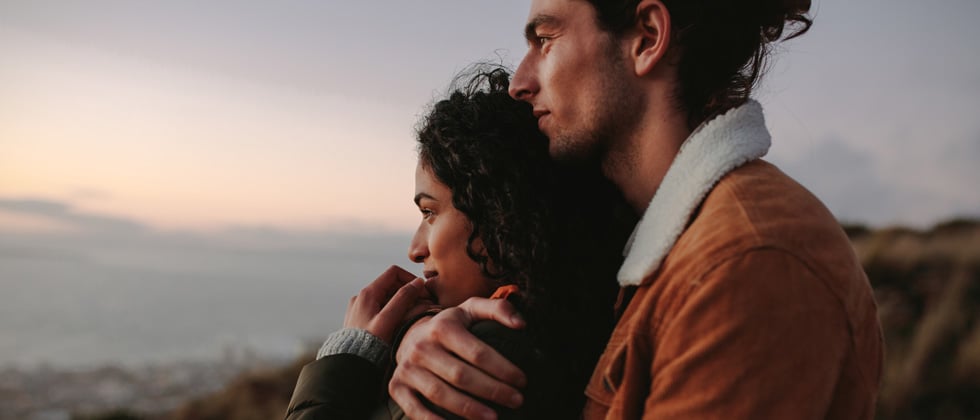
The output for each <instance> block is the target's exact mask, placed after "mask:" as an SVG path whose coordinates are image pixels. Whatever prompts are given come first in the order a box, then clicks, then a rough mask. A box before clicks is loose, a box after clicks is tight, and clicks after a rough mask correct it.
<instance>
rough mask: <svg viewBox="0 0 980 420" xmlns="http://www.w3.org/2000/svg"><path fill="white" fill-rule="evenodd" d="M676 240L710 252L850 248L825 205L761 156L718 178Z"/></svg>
mask: <svg viewBox="0 0 980 420" xmlns="http://www.w3.org/2000/svg"><path fill="white" fill-rule="evenodd" d="M801 238H806V241H800V239H801ZM681 239H682V240H685V241H693V242H697V244H692V245H695V246H696V247H697V248H700V249H714V250H715V252H724V251H725V250H726V249H727V251H729V252H741V251H744V250H746V249H752V248H759V247H770V248H785V249H786V250H787V251H789V252H793V253H795V252H797V251H800V250H802V248H808V247H807V246H804V245H806V244H810V245H812V244H813V243H814V242H813V241H817V242H818V243H821V244H823V246H826V247H834V248H836V247H844V248H846V249H847V250H849V249H850V247H849V242H848V240H847V236H846V235H845V234H844V231H843V229H842V228H841V227H840V224H839V223H838V222H837V220H836V219H835V218H834V216H833V214H832V213H831V212H830V210H828V209H827V207H826V206H825V205H824V204H823V203H822V202H820V200H819V199H818V198H817V197H816V196H814V195H813V194H812V193H811V192H810V191H808V190H807V189H806V188H805V187H803V186H802V185H800V184H799V183H797V182H796V181H795V180H793V179H792V178H790V177H789V176H787V175H786V174H784V173H783V172H782V171H780V170H779V169H778V168H776V167H775V166H774V165H772V164H770V163H768V162H765V161H762V160H755V161H752V162H749V163H747V164H745V165H743V166H741V167H739V168H737V169H735V170H733V171H732V172H731V173H729V174H728V175H726V176H725V177H724V178H722V179H721V180H720V181H719V182H718V184H717V185H716V186H715V188H713V189H712V191H711V192H710V193H709V194H708V196H707V197H706V198H705V199H704V201H703V202H702V204H701V206H700V207H699V209H698V211H697V212H696V213H695V214H694V215H692V218H691V221H690V222H689V225H688V227H687V229H686V230H685V232H684V234H683V235H682V238H681ZM682 245H684V244H682V243H681V241H678V246H682ZM801 247H802V248H801Z"/></svg>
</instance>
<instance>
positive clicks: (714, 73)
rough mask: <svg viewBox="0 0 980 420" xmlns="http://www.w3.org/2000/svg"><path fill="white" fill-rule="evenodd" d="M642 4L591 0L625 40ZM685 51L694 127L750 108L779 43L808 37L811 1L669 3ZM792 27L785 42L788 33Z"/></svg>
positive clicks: (680, 92) (682, 89) (683, 96)
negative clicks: (730, 111)
mask: <svg viewBox="0 0 980 420" xmlns="http://www.w3.org/2000/svg"><path fill="white" fill-rule="evenodd" d="M639 2H640V0H589V3H591V4H592V6H593V7H594V8H595V9H596V12H597V15H598V19H599V25H600V26H601V27H602V28H604V29H605V30H607V31H609V32H612V33H613V34H614V35H620V34H622V33H624V32H625V31H626V30H627V29H629V28H630V27H632V26H633V24H634V23H635V22H636V8H637V5H639ZM663 3H664V6H666V7H667V11H668V12H669V13H670V18H671V24H672V27H673V28H674V31H673V36H672V39H671V45H672V46H671V48H672V49H673V48H678V49H679V50H680V57H679V62H678V75H679V78H680V83H679V86H678V88H677V91H676V93H675V95H676V97H677V98H678V100H679V102H680V105H681V106H682V107H683V109H684V110H685V111H687V113H688V125H690V126H691V128H694V127H695V126H697V125H698V124H700V123H701V122H703V121H704V120H706V119H708V118H711V117H712V116H714V115H717V114H719V113H722V112H724V111H725V110H727V109H730V108H733V107H736V106H738V105H741V104H742V103H744V102H745V101H746V100H747V99H748V98H749V94H750V93H751V92H752V89H753V87H754V86H755V85H756V84H757V82H758V80H759V79H760V77H761V76H762V73H764V71H765V69H766V65H767V60H768V58H769V53H770V51H771V49H772V45H773V43H774V42H776V41H779V40H780V39H784V40H788V39H792V38H795V37H798V36H800V35H803V34H804V33H806V31H807V30H809V29H810V25H811V24H812V23H813V21H812V20H811V19H810V18H809V17H808V16H807V13H808V12H809V10H810V0H743V1H732V0H663ZM787 27H790V28H792V29H791V31H790V32H789V34H788V35H786V36H785V37H784V34H785V32H786V28H787Z"/></svg>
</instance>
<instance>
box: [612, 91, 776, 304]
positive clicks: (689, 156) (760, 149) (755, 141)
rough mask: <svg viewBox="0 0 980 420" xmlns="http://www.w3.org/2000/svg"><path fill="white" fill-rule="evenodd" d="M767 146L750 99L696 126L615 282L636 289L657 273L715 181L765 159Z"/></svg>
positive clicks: (759, 117) (642, 222)
mask: <svg viewBox="0 0 980 420" xmlns="http://www.w3.org/2000/svg"><path fill="white" fill-rule="evenodd" d="M769 142H770V136H769V131H768V130H766V122H765V120H764V119H763V116H762V106H761V105H759V103H758V102H756V101H754V100H751V99H750V100H749V101H748V102H746V103H745V104H744V105H742V106H739V107H737V108H733V109H730V110H728V112H726V113H724V114H722V115H719V116H717V117H715V118H713V119H712V120H710V121H708V122H707V123H705V124H702V125H701V126H700V127H698V129H696V130H695V131H694V133H692V134H691V136H690V137H688V138H687V140H685V141H684V144H682V145H681V148H680V151H679V152H678V153H677V156H676V157H675V158H674V162H673V163H672V164H671V165H670V169H668V170H667V174H666V175H665V176H664V179H663V181H662V182H661V183H660V188H658V189H657V192H656V194H654V196H653V199H652V200H650V206H649V207H647V210H646V212H645V213H644V214H643V218H642V219H640V222H639V223H638V224H637V225H636V228H635V229H634V230H633V236H632V237H631V238H630V240H629V243H628V244H627V245H626V261H625V262H624V263H623V266H622V267H621V268H620V269H619V276H618V278H619V284H620V285H622V286H638V285H640V284H641V283H642V282H643V279H644V278H646V277H647V276H649V275H650V274H652V273H653V272H654V271H656V270H657V268H659V267H660V263H661V262H662V261H663V259H664V257H665V256H667V253H668V252H670V250H671V248H673V247H674V242H676V241H677V238H678V237H679V236H680V235H681V233H682V232H683V231H684V227H685V226H686V225H687V223H688V220H689V219H690V216H691V213H692V212H693V211H694V209H695V208H697V207H698V206H699V205H700V204H701V201H703V200H704V197H705V196H707V195H708V192H709V191H711V189H712V188H713V187H714V185H715V183H717V182H718V180H719V179H721V177H723V176H724V175H725V174H727V173H728V172H730V171H731V170H732V169H735V168H737V167H739V166H741V165H742V164H744V163H746V162H749V161H751V160H754V159H758V158H760V157H762V156H765V154H766V152H767V151H768V150H769Z"/></svg>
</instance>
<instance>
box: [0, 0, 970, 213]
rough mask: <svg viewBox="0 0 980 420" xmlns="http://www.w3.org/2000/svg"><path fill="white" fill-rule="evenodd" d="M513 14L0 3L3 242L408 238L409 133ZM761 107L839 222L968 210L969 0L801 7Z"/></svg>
mask: <svg viewBox="0 0 980 420" xmlns="http://www.w3.org/2000/svg"><path fill="white" fill-rule="evenodd" d="M527 9H528V2H526V1H512V0H507V1H482V2H476V1H460V0H440V1H424V2H423V1H397V2H396V1H391V2H324V1H313V0H309V1H306V0H303V1H300V0H296V1H286V2H257V1H230V0H226V1H209V2H199V1H186V0H181V1H157V2H142V1H125V0H116V1H109V0H90V1H68V0H65V1H45V0H31V1H13V0H0V230H18V231H22V232H23V231H28V232H29V231H46V230H72V229H79V228H81V226H80V225H79V224H80V223H81V222H79V221H80V220H81V221H86V220H88V221H91V220H94V219H99V218H101V219H99V220H120V221H128V222H130V223H134V224H138V225H141V226H147V227H150V228H152V229H156V230H168V231H169V230H182V231H184V230H186V231H212V230H221V229H228V228H235V227H264V228H269V229H280V230H286V231H302V230H334V231H335V230H339V231H347V232H352V231H353V232H356V231H407V230H410V229H412V228H413V227H414V224H415V223H416V221H417V219H418V214H417V212H416V211H415V210H414V206H413V204H412V193H413V186H412V182H413V174H414V165H415V154H414V139H413V127H414V125H415V123H416V121H417V119H418V116H419V115H420V113H422V112H424V110H425V106H426V105H427V104H429V103H430V102H431V101H432V100H433V99H434V98H438V97H439V96H440V95H441V94H442V93H443V91H444V89H445V88H446V86H447V84H448V82H449V81H450V79H451V78H452V76H453V75H454V73H456V72H457V71H458V70H460V69H462V68H464V67H465V66H467V65H468V64H469V63H471V62H474V61H478V60H491V61H502V62H503V63H504V64H508V65H511V66H513V65H516V64H517V62H519V60H520V58H521V56H522V55H523V53H524V51H525V46H524V40H523V35H522V29H523V24H524V21H525V19H526V14H527ZM813 11H814V15H815V24H814V26H813V29H812V30H811V32H810V33H808V34H807V35H805V36H803V37H802V38H800V39H797V40H794V41H791V42H789V43H786V44H784V45H782V46H781V47H779V48H778V50H777V60H776V61H775V65H774V66H773V68H772V70H771V72H770V74H769V75H768V78H767V79H766V82H765V84H764V85H763V86H762V88H761V89H760V90H759V91H758V93H757V95H756V96H757V97H758V99H759V100H760V101H761V102H762V103H763V106H764V107H765V108H766V112H767V122H768V124H769V126H770V128H771V129H772V131H773V134H774V141H773V143H774V146H773V149H772V151H771V152H770V159H771V160H772V161H774V162H775V163H777V164H778V165H780V166H781V167H782V168H783V169H784V170H785V171H786V172H788V173H789V174H790V175H792V176H794V177H796V178H797V179H799V180H800V181H801V182H803V183H804V185H806V186H808V187H810V188H811V189H812V190H813V191H814V192H816V193H817V195H818V196H820V197H821V198H822V199H823V200H824V201H825V202H826V203H827V204H828V207H830V209H831V210H832V211H834V212H835V214H837V216H838V217H839V218H841V219H843V220H847V221H858V222H865V223H870V224H874V225H888V224H895V223H902V224H910V225H913V226H923V227H924V226H929V225H931V224H933V223H936V222H938V221H941V220H944V219H947V218H950V217H954V216H974V217H976V216H980V193H977V191H978V187H977V184H978V182H980V169H978V167H980V165H978V164H980V118H977V116H978V112H980V54H978V53H977V52H976V51H977V42H978V41H980V26H978V25H976V22H975V20H976V19H977V18H978V17H980V2H976V1H975V0H949V1H944V2H913V1H907V0H898V1H884V0H878V1H862V2H839V1H838V2H825V1H816V2H814V8H813Z"/></svg>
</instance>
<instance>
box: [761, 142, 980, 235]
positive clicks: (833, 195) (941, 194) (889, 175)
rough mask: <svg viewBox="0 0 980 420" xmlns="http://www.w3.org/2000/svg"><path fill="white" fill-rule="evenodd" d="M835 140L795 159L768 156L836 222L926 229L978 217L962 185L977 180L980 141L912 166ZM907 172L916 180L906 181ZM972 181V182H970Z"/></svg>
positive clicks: (973, 198) (952, 147)
mask: <svg viewBox="0 0 980 420" xmlns="http://www.w3.org/2000/svg"><path fill="white" fill-rule="evenodd" d="M852 144H854V143H851V142H848V141H846V140H843V139H841V138H839V137H830V138H827V139H825V140H823V141H819V142H815V143H813V144H812V145H811V146H810V147H809V148H808V150H806V151H804V152H802V153H799V154H798V155H797V156H795V157H782V158H774V159H773V161H774V163H776V164H778V165H779V166H780V167H781V168H782V169H783V170H784V171H785V172H786V173H788V174H789V175H790V176H792V177H794V178H795V179H797V180H798V181H799V182H800V183H802V184H803V185H804V186H806V187H807V188H808V189H810V190H811V191H812V192H813V193H814V194H816V195H817V196H818V197H819V198H820V199H821V200H822V201H823V202H824V203H825V204H826V205H827V207H828V208H830V210H831V211H832V212H833V213H834V214H835V215H836V216H837V217H838V218H839V219H841V220H843V221H847V222H861V223H870V224H873V225H893V224H904V225H911V226H915V227H926V226H929V225H931V224H935V223H938V222H941V221H943V220H946V219H949V218H952V217H963V216H965V217H978V216H980V203H978V197H977V194H975V193H971V191H975V189H973V188H969V187H967V186H966V183H968V182H973V183H975V182H976V181H980V176H978V170H977V167H976V162H978V161H980V143H977V142H961V143H953V144H951V145H949V146H947V148H946V149H944V150H937V151H935V153H934V154H933V155H931V156H920V157H919V158H918V159H917V160H918V162H917V165H916V166H915V167H913V166H910V165H904V166H902V165H894V164H892V163H893V162H891V161H890V160H891V158H892V157H891V156H889V155H885V154H875V153H872V152H869V151H865V150H862V149H860V148H858V147H855V146H853V145H852ZM903 167H904V168H906V171H908V170H916V171H918V170H922V168H925V170H924V171H923V172H922V173H916V174H913V175H914V176H916V177H918V178H919V179H920V180H922V181H921V182H916V183H912V182H907V181H906V179H907V178H908V177H909V176H910V174H908V173H902V170H903V169H902V168H903ZM971 179H972V181H970V180H971Z"/></svg>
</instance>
